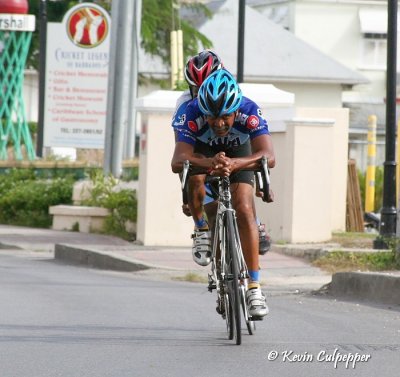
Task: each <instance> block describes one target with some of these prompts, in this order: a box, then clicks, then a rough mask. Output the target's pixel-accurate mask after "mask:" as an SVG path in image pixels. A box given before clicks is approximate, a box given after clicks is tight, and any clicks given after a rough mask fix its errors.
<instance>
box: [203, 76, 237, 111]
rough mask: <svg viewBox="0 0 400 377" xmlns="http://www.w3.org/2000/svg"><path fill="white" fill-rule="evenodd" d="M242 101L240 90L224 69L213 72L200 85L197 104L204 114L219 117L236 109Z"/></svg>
mask: <svg viewBox="0 0 400 377" xmlns="http://www.w3.org/2000/svg"><path fill="white" fill-rule="evenodd" d="M241 101H242V91H241V89H240V88H239V85H238V83H237V82H236V80H235V79H234V77H233V76H232V75H231V74H230V73H229V72H228V71H227V70H226V69H219V70H218V71H215V72H213V73H212V74H211V75H210V76H208V77H207V79H206V80H205V81H204V82H203V84H202V85H201V86H200V89H199V94H198V104H199V108H200V110H201V112H202V113H203V114H204V115H208V116H212V117H220V116H223V115H227V114H231V113H233V112H234V111H236V110H237V109H238V108H239V106H240V103H241Z"/></svg>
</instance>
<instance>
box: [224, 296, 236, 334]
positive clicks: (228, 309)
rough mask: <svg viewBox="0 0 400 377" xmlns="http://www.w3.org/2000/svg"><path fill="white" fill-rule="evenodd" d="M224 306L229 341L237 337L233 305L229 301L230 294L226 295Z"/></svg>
mask: <svg viewBox="0 0 400 377" xmlns="http://www.w3.org/2000/svg"><path fill="white" fill-rule="evenodd" d="M224 306H225V321H226V331H227V332H228V339H229V340H232V339H233V337H234V336H235V331H234V328H235V326H234V320H233V312H232V304H231V302H230V300H229V294H228V293H225V294H224Z"/></svg>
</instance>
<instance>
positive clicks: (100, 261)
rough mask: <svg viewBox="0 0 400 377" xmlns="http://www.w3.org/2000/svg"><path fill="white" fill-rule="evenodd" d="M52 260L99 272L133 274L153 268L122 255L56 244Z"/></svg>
mask: <svg viewBox="0 0 400 377" xmlns="http://www.w3.org/2000/svg"><path fill="white" fill-rule="evenodd" d="M54 259H56V260H60V261H63V262H65V263H68V264H73V265H82V266H86V267H90V268H98V269H101V270H114V271H124V272H134V271H143V270H148V269H150V268H154V266H150V265H147V264H145V263H143V262H139V261H135V260H132V259H129V260H128V259H127V258H125V257H124V256H122V255H116V256H111V255H109V254H107V253H105V252H101V251H98V250H96V251H95V250H90V249H81V248H78V247H76V246H71V245H66V244H56V245H55V246H54Z"/></svg>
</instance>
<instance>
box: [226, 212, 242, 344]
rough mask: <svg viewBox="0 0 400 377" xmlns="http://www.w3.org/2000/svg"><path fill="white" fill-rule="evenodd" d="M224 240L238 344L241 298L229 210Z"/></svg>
mask: <svg viewBox="0 0 400 377" xmlns="http://www.w3.org/2000/svg"><path fill="white" fill-rule="evenodd" d="M225 225H226V226H225V229H226V232H227V234H226V240H227V250H226V252H227V253H226V270H225V271H226V273H227V278H228V281H227V283H228V284H227V285H228V295H229V301H230V308H231V309H232V317H233V320H234V330H235V338H236V344H237V345H239V344H241V342H242V333H241V311H240V306H241V303H240V301H241V299H240V292H239V262H238V251H237V244H236V240H235V227H234V223H233V214H232V212H231V211H227V212H226V223H225Z"/></svg>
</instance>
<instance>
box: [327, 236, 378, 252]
mask: <svg viewBox="0 0 400 377" xmlns="http://www.w3.org/2000/svg"><path fill="white" fill-rule="evenodd" d="M377 236H378V235H377V234H373V233H357V232H340V233H333V234H332V239H331V240H330V242H334V243H338V244H340V245H341V247H357V248H362V249H372V248H373V242H374V240H375V239H376V238H377Z"/></svg>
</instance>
